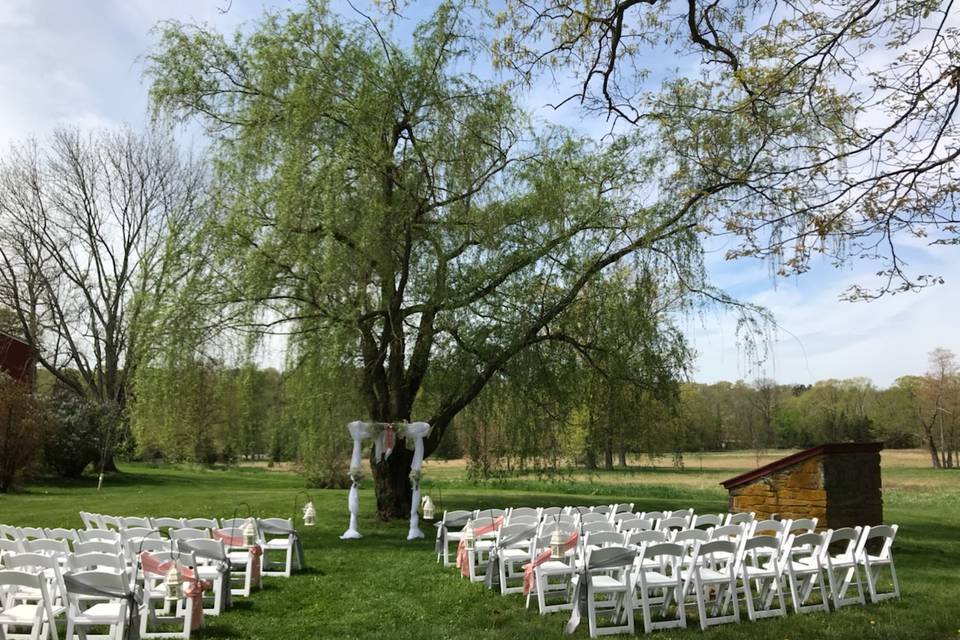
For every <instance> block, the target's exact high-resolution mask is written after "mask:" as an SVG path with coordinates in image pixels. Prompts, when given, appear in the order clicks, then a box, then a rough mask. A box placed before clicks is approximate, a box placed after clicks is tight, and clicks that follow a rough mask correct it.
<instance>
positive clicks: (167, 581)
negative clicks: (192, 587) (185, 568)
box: [163, 562, 181, 602]
mask: <svg viewBox="0 0 960 640" xmlns="http://www.w3.org/2000/svg"><path fill="white" fill-rule="evenodd" d="M163 588H164V596H163V599H164V600H166V601H167V602H176V601H178V600H179V599H180V597H181V590H180V571H179V569H177V563H176V562H174V563H173V565H172V566H171V567H170V568H169V569H168V570H167V575H166V576H165V577H164V579H163Z"/></svg>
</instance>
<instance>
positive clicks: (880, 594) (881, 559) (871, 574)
mask: <svg viewBox="0 0 960 640" xmlns="http://www.w3.org/2000/svg"><path fill="white" fill-rule="evenodd" d="M898 528H899V525H890V526H887V525H877V526H873V527H865V528H864V531H863V533H862V534H861V536H860V543H859V544H858V546H857V561H858V562H859V563H860V565H861V566H862V567H863V569H864V573H865V574H866V576H867V588H868V589H869V591H870V601H871V602H879V601H881V600H887V599H889V598H899V597H900V583H899V582H898V581H897V569H896V567H895V566H894V564H893V541H894V539H895V538H896V537H897V529H898ZM873 545H879V547H880V548H879V550H878V551H877V552H876V553H871V550H870V549H869V548H868V546H873ZM884 568H887V569H888V570H889V571H890V579H891V580H892V582H893V590H892V591H880V579H881V576H882V572H883V569H884Z"/></svg>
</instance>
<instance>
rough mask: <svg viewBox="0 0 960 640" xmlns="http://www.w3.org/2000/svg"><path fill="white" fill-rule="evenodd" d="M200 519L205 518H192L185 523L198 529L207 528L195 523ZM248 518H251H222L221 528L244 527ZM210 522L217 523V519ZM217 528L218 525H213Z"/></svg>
mask: <svg viewBox="0 0 960 640" xmlns="http://www.w3.org/2000/svg"><path fill="white" fill-rule="evenodd" d="M198 520H204V518H192V519H190V520H187V521H186V522H184V524H185V525H187V526H188V527H195V528H198V529H203V528H205V527H203V526H200V525H197V524H195V522H196V521H198ZM247 520H249V518H224V519H222V520H220V528H221V529H242V528H243V526H244V525H246V524H247ZM210 522H214V523H215V522H216V520H210ZM216 528H217V527H216V525H214V526H213V527H211V529H216Z"/></svg>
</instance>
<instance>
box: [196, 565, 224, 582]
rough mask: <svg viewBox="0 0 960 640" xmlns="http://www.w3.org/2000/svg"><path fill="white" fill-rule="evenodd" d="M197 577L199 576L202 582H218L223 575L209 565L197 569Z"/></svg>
mask: <svg viewBox="0 0 960 640" xmlns="http://www.w3.org/2000/svg"><path fill="white" fill-rule="evenodd" d="M197 575H199V576H200V579H202V580H216V579H217V578H219V577H220V576H221V575H222V574H221V573H220V571H218V570H217V568H216V567H214V566H212V565H209V564H207V565H200V566H199V567H197Z"/></svg>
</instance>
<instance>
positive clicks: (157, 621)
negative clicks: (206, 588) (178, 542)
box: [140, 551, 196, 640]
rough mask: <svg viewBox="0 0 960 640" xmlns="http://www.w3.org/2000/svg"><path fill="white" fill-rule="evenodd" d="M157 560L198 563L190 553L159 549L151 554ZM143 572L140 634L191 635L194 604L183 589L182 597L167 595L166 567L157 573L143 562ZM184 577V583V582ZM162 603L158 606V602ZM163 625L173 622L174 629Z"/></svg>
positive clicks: (189, 564) (184, 637) (155, 636)
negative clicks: (173, 597) (174, 598)
mask: <svg viewBox="0 0 960 640" xmlns="http://www.w3.org/2000/svg"><path fill="white" fill-rule="evenodd" d="M151 555H152V557H153V558H154V559H156V560H159V561H160V562H162V563H176V562H178V561H179V562H181V563H182V566H186V567H192V566H194V565H195V564H196V562H195V561H194V559H193V558H192V557H191V556H190V555H189V554H186V555H184V554H180V553H179V552H177V553H171V552H169V551H167V552H163V551H161V552H156V553H153V554H151ZM140 568H141V574H142V576H143V604H142V605H141V614H140V637H141V638H146V639H150V638H183V639H184V640H188V639H189V638H190V631H191V628H192V626H193V615H194V614H193V606H192V603H191V602H190V601H189V598H187V597H186V596H185V595H184V594H183V593H182V589H181V593H180V598H179V599H178V600H177V601H176V602H175V603H171V602H170V601H168V600H167V599H166V595H167V594H166V589H165V587H164V580H165V579H166V573H167V570H163V571H159V572H156V573H154V572H153V571H151V570H149V569H148V568H147V567H146V566H144V564H142V563H141V566H140ZM182 582H183V581H182V580H181V584H182ZM158 604H159V605H160V607H159V608H158V607H157V605H158ZM160 625H173V626H174V630H170V631H168V630H162V631H161V630H158V629H157V627H159V626H160Z"/></svg>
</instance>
